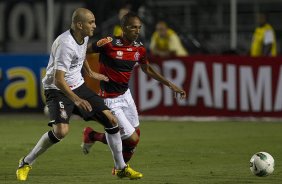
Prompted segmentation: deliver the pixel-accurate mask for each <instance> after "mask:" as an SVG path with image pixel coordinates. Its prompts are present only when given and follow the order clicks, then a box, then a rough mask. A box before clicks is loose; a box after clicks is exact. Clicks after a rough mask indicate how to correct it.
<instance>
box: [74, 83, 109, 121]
mask: <svg viewBox="0 0 282 184" xmlns="http://www.w3.org/2000/svg"><path fill="white" fill-rule="evenodd" d="M74 92H75V93H76V94H77V95H78V96H79V97H80V98H82V99H85V100H87V101H88V102H89V103H90V105H91V106H92V109H93V110H92V111H91V112H87V111H85V110H83V109H80V108H77V107H75V108H74V111H73V113H74V114H77V115H79V116H81V117H82V118H83V119H84V120H86V121H89V120H97V119H101V118H105V117H103V116H104V115H105V116H106V117H107V114H105V113H103V111H107V110H109V108H108V107H107V106H106V105H105V103H104V100H103V99H102V98H101V97H100V96H98V95H97V94H96V93H95V92H93V91H92V90H90V89H89V88H87V87H86V86H85V85H82V86H81V87H79V88H78V89H75V90H74ZM97 116H99V117H97ZM101 123H102V122H101Z"/></svg>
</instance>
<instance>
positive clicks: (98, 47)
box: [92, 37, 113, 53]
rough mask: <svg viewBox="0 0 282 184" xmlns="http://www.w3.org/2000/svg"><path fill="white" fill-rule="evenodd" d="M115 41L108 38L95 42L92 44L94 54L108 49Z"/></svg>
mask: <svg viewBox="0 0 282 184" xmlns="http://www.w3.org/2000/svg"><path fill="white" fill-rule="evenodd" d="M112 41H113V38H111V37H106V38H102V39H101V40H98V41H97V42H94V43H93V44H92V50H93V51H94V52H98V53H99V52H101V51H102V50H103V49H105V48H107V47H108V46H109V43H111V42H112Z"/></svg>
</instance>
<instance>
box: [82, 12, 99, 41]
mask: <svg viewBox="0 0 282 184" xmlns="http://www.w3.org/2000/svg"><path fill="white" fill-rule="evenodd" d="M95 28H96V24H95V16H94V15H93V14H92V13H87V14H86V17H85V22H83V33H84V35H85V36H93V34H94V30H95Z"/></svg>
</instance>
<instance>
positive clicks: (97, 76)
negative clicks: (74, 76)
mask: <svg viewBox="0 0 282 184" xmlns="http://www.w3.org/2000/svg"><path fill="white" fill-rule="evenodd" d="M83 69H84V71H85V72H86V74H87V75H88V76H89V77H91V78H93V79H96V80H100V81H101V80H103V81H106V82H108V81H109V78H108V77H107V76H105V75H103V74H100V73H96V72H94V71H92V70H91V68H90V66H89V63H88V61H87V60H85V61H84V63H83Z"/></svg>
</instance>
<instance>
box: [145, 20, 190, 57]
mask: <svg viewBox="0 0 282 184" xmlns="http://www.w3.org/2000/svg"><path fill="white" fill-rule="evenodd" d="M150 51H151V53H152V54H153V55H156V56H160V57H168V56H188V52H187V50H186V49H185V48H184V47H183V45H182V43H181V41H180V38H179V36H178V35H177V34H176V32H175V31H174V30H172V29H171V28H169V27H168V26H167V24H166V23H165V22H164V21H160V22H158V23H157V25H156V31H155V32H154V33H153V35H152V37H151V43H150Z"/></svg>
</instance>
